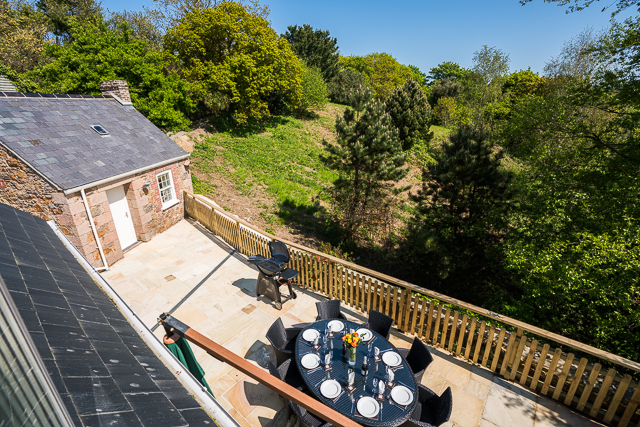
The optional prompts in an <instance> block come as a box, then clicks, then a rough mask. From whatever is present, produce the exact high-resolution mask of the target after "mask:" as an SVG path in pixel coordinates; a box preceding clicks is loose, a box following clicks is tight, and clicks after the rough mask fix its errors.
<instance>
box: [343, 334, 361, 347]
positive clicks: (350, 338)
mask: <svg viewBox="0 0 640 427" xmlns="http://www.w3.org/2000/svg"><path fill="white" fill-rule="evenodd" d="M342 341H343V342H345V343H346V344H347V345H350V346H351V347H357V346H358V345H360V343H361V342H362V338H360V337H359V336H358V333H357V332H354V333H352V334H346V335H345V336H344V337H342Z"/></svg>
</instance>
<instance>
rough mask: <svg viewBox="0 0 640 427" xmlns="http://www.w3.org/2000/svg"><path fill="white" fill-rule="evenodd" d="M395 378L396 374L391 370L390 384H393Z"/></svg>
mask: <svg viewBox="0 0 640 427" xmlns="http://www.w3.org/2000/svg"><path fill="white" fill-rule="evenodd" d="M395 377H396V374H395V373H394V372H393V369H389V382H390V383H392V382H393V379H394V378H395Z"/></svg>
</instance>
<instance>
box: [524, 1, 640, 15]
mask: <svg viewBox="0 0 640 427" xmlns="http://www.w3.org/2000/svg"><path fill="white" fill-rule="evenodd" d="M532 1H533V0H520V4H521V5H523V6H524V5H525V4H527V3H529V2H532ZM544 1H545V2H546V3H557V4H558V6H566V5H569V6H567V13H570V12H578V11H580V10H584V9H585V8H587V7H589V6H591V4H593V3H594V2H596V1H600V0H544ZM572 3H573V4H572ZM607 3H608V4H607V5H605V6H604V7H603V8H602V12H604V11H605V10H607V9H609V8H610V7H611V6H613V4H615V5H616V7H615V9H613V12H611V17H612V18H613V17H614V16H616V15H617V14H618V13H620V12H622V11H623V10H625V9H627V8H629V7H636V6H637V7H638V10H640V1H638V0H616V1H614V2H611V3H609V2H607Z"/></svg>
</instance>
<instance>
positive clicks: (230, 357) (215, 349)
mask: <svg viewBox="0 0 640 427" xmlns="http://www.w3.org/2000/svg"><path fill="white" fill-rule="evenodd" d="M158 322H159V323H161V324H163V326H164V325H166V327H168V328H169V329H170V330H171V332H176V333H178V334H179V335H181V336H183V337H184V338H186V339H187V340H188V341H190V342H192V343H193V344H195V345H197V346H198V347H200V348H201V349H203V350H204V351H206V352H207V353H209V354H210V355H211V356H213V357H215V358H216V359H218V360H221V361H223V362H225V363H228V364H229V365H231V366H233V367H234V368H236V369H237V370H239V371H240V372H242V373H244V374H246V375H248V376H250V377H251V378H253V379H254V380H256V381H258V382H259V383H260V384H262V385H264V386H266V387H268V388H269V389H271V390H273V391H274V392H276V393H278V394H279V395H280V396H282V397H284V398H286V399H289V400H291V401H292V402H295V403H297V404H298V405H300V406H302V407H303V408H305V409H306V410H307V411H309V412H311V413H312V414H314V415H316V416H318V417H320V418H322V419H323V420H325V421H327V422H329V423H331V424H333V425H334V426H344V427H360V424H358V423H356V422H355V421H353V420H351V419H349V418H347V417H346V416H344V415H342V414H341V413H340V412H338V411H336V410H334V409H331V408H330V407H328V406H326V405H324V404H323V403H322V402H320V401H319V400H316V399H314V398H313V397H311V396H308V395H306V394H304V393H303V392H301V391H300V390H298V389H296V388H294V387H291V386H290V385H289V384H287V383H285V382H284V381H282V380H280V379H279V378H276V377H274V376H273V375H271V374H270V373H269V372H265V371H263V370H262V369H260V368H259V367H257V366H255V365H254V364H252V363H251V362H249V361H248V360H246V359H244V358H242V357H240V356H238V355H237V354H235V353H233V352H232V351H230V350H227V349H226V348H224V347H223V346H221V345H220V344H217V343H215V342H214V341H212V340H210V339H209V338H207V337H205V336H204V335H202V334H201V333H199V332H197V331H195V330H193V329H191V328H190V327H189V326H187V325H185V324H184V323H182V322H180V321H179V320H178V319H176V318H175V317H171V316H170V315H168V314H166V313H164V314H162V315H161V316H160V317H159V318H158Z"/></svg>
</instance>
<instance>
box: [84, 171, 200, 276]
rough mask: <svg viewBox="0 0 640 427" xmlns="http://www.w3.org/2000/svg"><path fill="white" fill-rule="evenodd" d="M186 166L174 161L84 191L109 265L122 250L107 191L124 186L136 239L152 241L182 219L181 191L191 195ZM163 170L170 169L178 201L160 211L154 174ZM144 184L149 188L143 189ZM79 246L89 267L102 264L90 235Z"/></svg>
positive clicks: (118, 257)
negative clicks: (88, 261)
mask: <svg viewBox="0 0 640 427" xmlns="http://www.w3.org/2000/svg"><path fill="white" fill-rule="evenodd" d="M188 165H189V161H188V160H186V161H182V162H177V163H173V164H171V165H167V166H165V167H162V168H158V169H154V170H149V171H146V172H141V173H139V174H137V175H135V176H130V177H127V178H123V179H121V180H118V181H113V182H110V183H107V184H104V185H101V186H99V187H92V188H88V189H86V190H85V193H86V195H87V200H88V202H89V206H90V207H91V216H92V217H93V221H94V224H96V229H97V231H98V235H99V236H100V242H101V243H102V248H103V251H104V253H105V256H106V258H107V262H108V263H109V265H111V264H112V263H114V262H116V261H117V260H119V259H120V258H122V257H123V256H124V252H123V249H124V248H122V247H121V245H120V241H119V240H118V235H117V231H116V228H115V223H114V221H113V217H112V216H111V210H110V209H109V202H108V200H107V195H106V191H107V190H109V189H112V188H115V187H118V186H120V185H122V186H123V188H124V192H125V195H126V197H127V203H128V205H129V211H130V212H131V219H132V221H133V228H134V229H135V231H136V235H137V237H138V240H141V241H143V242H146V241H149V240H151V238H152V237H153V236H155V235H156V234H158V233H162V232H163V231H165V230H167V229H168V228H169V227H171V226H172V225H174V224H175V223H177V222H178V221H180V220H181V219H182V218H184V202H183V195H182V192H183V191H184V190H187V191H189V192H193V187H192V184H191V173H190V172H189V167H188ZM166 170H171V174H172V177H173V184H174V187H175V192H176V197H177V198H178V200H179V201H180V202H179V203H178V204H176V205H174V206H171V207H169V208H167V209H165V210H162V201H161V199H160V189H159V187H158V181H157V179H156V175H157V174H159V173H161V172H164V171H166ZM145 184H149V185H148V186H145ZM85 220H86V215H85ZM87 225H88V221H87ZM77 226H78V227H83V226H84V224H82V223H79V224H78V225H77ZM83 228H84V227H83ZM81 245H82V247H83V250H82V252H83V253H84V255H85V256H86V257H87V259H89V260H90V261H91V263H92V264H94V265H96V266H99V265H102V263H101V261H100V254H99V253H98V251H97V247H96V246H95V243H94V241H93V235H86V238H84V239H82V241H81Z"/></svg>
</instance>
